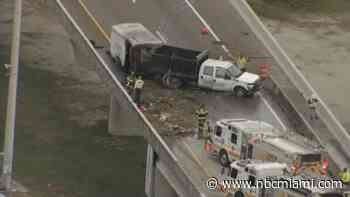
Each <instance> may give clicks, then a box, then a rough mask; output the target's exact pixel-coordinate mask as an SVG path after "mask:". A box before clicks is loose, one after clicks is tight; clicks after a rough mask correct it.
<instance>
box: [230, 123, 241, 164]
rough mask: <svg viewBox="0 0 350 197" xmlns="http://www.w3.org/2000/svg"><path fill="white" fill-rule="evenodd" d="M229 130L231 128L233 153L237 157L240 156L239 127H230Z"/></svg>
mask: <svg viewBox="0 0 350 197" xmlns="http://www.w3.org/2000/svg"><path fill="white" fill-rule="evenodd" d="M229 130H231V132H230V136H228V137H229V141H228V143H229V146H230V147H231V150H232V155H234V156H236V157H237V158H240V151H241V148H240V144H241V143H240V135H239V131H238V129H237V128H235V127H229Z"/></svg>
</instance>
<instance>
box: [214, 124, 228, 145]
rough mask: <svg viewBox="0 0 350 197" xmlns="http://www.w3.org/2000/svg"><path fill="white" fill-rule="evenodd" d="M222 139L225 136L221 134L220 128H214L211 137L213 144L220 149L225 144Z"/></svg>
mask: <svg viewBox="0 0 350 197" xmlns="http://www.w3.org/2000/svg"><path fill="white" fill-rule="evenodd" d="M224 137H225V135H224V134H223V131H222V128H221V127H220V126H215V128H214V135H213V141H214V144H216V145H218V146H220V147H221V146H223V145H224V143H225V140H224V139H225V138H224Z"/></svg>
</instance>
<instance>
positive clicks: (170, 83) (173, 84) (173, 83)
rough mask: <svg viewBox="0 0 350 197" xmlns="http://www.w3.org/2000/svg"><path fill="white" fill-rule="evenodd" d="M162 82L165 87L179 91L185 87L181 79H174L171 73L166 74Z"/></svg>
mask: <svg viewBox="0 0 350 197" xmlns="http://www.w3.org/2000/svg"><path fill="white" fill-rule="evenodd" d="M162 82H163V84H164V85H165V86H167V87H168V88H171V89H178V88H180V87H181V86H182V85H183V81H182V80H181V79H179V78H177V77H173V76H171V75H170V74H169V73H166V74H165V75H164V76H163V79H162Z"/></svg>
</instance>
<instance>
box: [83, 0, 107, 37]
mask: <svg viewBox="0 0 350 197" xmlns="http://www.w3.org/2000/svg"><path fill="white" fill-rule="evenodd" d="M78 3H79V5H80V6H81V8H83V10H84V12H85V13H86V14H87V15H88V16H89V17H90V19H91V20H92V22H93V23H94V24H95V25H96V27H97V29H98V30H99V31H100V33H101V34H102V35H103V37H104V38H105V39H106V40H107V41H108V42H110V41H111V39H110V38H109V36H108V35H107V33H106V32H105V31H104V29H103V28H102V26H101V25H100V23H99V22H98V21H97V20H96V18H95V17H94V16H93V15H92V13H91V12H90V11H89V9H88V8H87V7H86V5H85V4H84V2H83V0H78Z"/></svg>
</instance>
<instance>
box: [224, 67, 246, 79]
mask: <svg viewBox="0 0 350 197" xmlns="http://www.w3.org/2000/svg"><path fill="white" fill-rule="evenodd" d="M227 70H228V72H229V73H230V74H231V75H232V76H234V77H235V78H237V77H239V76H240V75H241V74H242V73H243V72H242V71H241V70H240V69H239V68H238V67H237V66H235V65H232V66H230V67H229V68H228V69H227Z"/></svg>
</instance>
